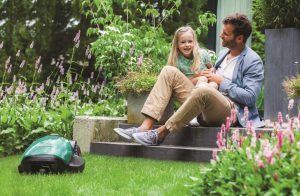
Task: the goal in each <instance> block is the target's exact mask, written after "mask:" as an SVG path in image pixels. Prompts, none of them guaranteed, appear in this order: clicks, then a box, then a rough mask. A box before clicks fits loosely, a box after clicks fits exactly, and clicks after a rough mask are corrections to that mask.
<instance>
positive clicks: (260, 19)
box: [253, 0, 300, 29]
mask: <svg viewBox="0 0 300 196" xmlns="http://www.w3.org/2000/svg"><path fill="white" fill-rule="evenodd" d="M253 6H254V10H255V11H254V13H253V17H254V20H255V21H257V25H258V27H259V28H260V29H274V28H300V15H299V13H300V1H299V0H288V1H282V0H255V1H254V2H253Z"/></svg>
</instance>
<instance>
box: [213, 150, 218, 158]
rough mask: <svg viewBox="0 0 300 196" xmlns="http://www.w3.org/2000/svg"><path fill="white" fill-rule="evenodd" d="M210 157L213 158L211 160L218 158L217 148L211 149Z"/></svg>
mask: <svg viewBox="0 0 300 196" xmlns="http://www.w3.org/2000/svg"><path fill="white" fill-rule="evenodd" d="M212 158H213V160H215V161H217V159H218V150H217V149H213V152H212Z"/></svg>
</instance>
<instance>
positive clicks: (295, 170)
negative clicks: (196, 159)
mask: <svg viewBox="0 0 300 196" xmlns="http://www.w3.org/2000/svg"><path fill="white" fill-rule="evenodd" d="M279 116H281V115H279ZM279 122H280V123H277V124H276V126H275V128H274V130H273V132H272V134H271V135H268V134H259V135H257V134H256V133H255V130H254V128H253V127H252V126H251V123H250V122H249V123H248V127H247V134H246V135H245V136H243V135H241V134H240V133H241V132H239V130H238V129H236V130H234V131H233V133H232V135H231V137H228V139H227V141H225V140H224V139H223V136H224V133H225V131H224V129H223V131H221V132H220V133H219V134H218V141H217V143H218V145H219V147H220V150H221V152H219V154H218V155H216V152H215V154H214V155H213V156H214V160H212V164H211V165H209V166H208V167H207V168H206V169H204V170H202V171H201V176H200V177H198V178H196V177H193V178H192V179H193V180H194V184H193V185H192V189H191V191H192V193H193V194H197V195H297V194H298V192H299V190H300V183H299V182H300V151H299V149H300V131H299V128H300V126H299V119H290V120H289V125H288V127H287V128H284V127H283V126H282V116H281V120H280V121H279ZM226 142H227V148H225V147H224V144H225V143H226ZM221 144H223V146H222V145H221Z"/></svg>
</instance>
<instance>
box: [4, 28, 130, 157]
mask: <svg viewBox="0 0 300 196" xmlns="http://www.w3.org/2000/svg"><path fill="white" fill-rule="evenodd" d="M74 42H75V44H74V48H73V54H74V51H75V49H76V48H78V47H79V44H80V31H78V33H77V34H76V36H75V38H74ZM1 45H3V43H2V42H1V44H0V46H1ZM30 48H32V46H30ZM0 49H1V47H0ZM73 54H72V57H71V59H70V61H69V62H70V64H69V65H67V66H66V65H65V63H64V58H61V59H59V60H57V61H55V60H54V62H53V63H52V66H53V71H52V72H51V73H50V74H49V75H48V77H47V80H46V81H44V82H42V83H37V82H36V81H35V79H36V78H37V77H38V76H39V74H40V73H41V71H42V64H41V63H40V62H41V61H40V60H41V58H42V57H38V58H37V60H36V62H35V69H34V71H33V74H32V75H33V77H32V78H33V79H32V81H31V82H29V81H27V79H26V78H25V77H24V76H22V75H21V74H19V75H13V73H12V72H11V69H12V68H13V67H18V69H19V70H20V71H19V72H20V73H22V72H23V71H25V70H26V69H28V68H27V67H28V66H29V65H27V64H26V60H25V59H24V60H22V62H21V64H20V65H17V66H16V65H13V63H12V62H11V58H13V57H8V58H7V60H6V62H5V66H4V72H3V76H2V78H1V81H2V82H1V84H0V112H1V115H0V156H2V155H9V154H14V153H18V152H21V151H23V149H24V148H25V147H26V146H28V145H29V144H30V143H31V142H32V141H33V140H35V139H36V138H38V137H40V136H42V135H46V134H49V133H58V134H59V135H61V136H64V137H66V138H69V139H71V138H72V129H73V121H74V117H75V116H76V115H106V116H124V115H125V102H124V100H123V99H122V97H120V98H116V97H113V96H112V94H113V93H114V92H110V90H109V86H107V84H105V80H104V81H103V82H102V83H99V82H98V78H97V77H96V76H94V72H92V73H91V76H90V77H89V78H87V79H85V78H83V77H82V71H81V74H78V73H76V72H74V71H73V69H72V65H73V64H74V63H75V62H74V61H73ZM90 55H91V54H90V51H89V50H88V49H87V51H86V56H87V58H90V57H89V56H90ZM16 58H22V56H20V54H19V52H18V53H17V54H16ZM84 68H85V67H83V68H82V69H84ZM95 75H96V74H95ZM9 78H12V80H10V79H9ZM108 100H109V101H108Z"/></svg>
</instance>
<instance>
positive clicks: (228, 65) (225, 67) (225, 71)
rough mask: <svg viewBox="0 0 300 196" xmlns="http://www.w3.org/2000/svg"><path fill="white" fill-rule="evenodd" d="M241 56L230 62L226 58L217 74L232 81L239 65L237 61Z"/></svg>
mask: <svg viewBox="0 0 300 196" xmlns="http://www.w3.org/2000/svg"><path fill="white" fill-rule="evenodd" d="M239 56H240V55H238V56H236V57H233V58H232V59H230V60H228V59H227V57H228V55H226V57H225V58H224V60H223V62H222V63H221V65H220V67H219V68H218V69H217V70H216V74H218V75H221V76H223V77H224V78H226V79H228V80H232V75H233V70H234V67H235V65H236V63H237V60H238V58H239Z"/></svg>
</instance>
